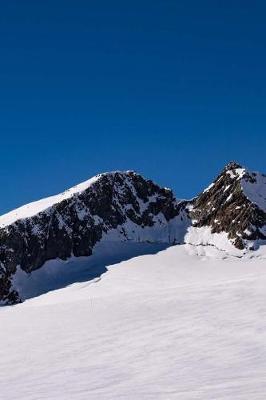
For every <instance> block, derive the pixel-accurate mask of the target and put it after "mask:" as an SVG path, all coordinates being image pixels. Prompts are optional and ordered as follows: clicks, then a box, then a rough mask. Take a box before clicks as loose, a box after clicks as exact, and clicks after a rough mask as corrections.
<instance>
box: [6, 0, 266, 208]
mask: <svg viewBox="0 0 266 400" xmlns="http://www.w3.org/2000/svg"><path fill="white" fill-rule="evenodd" d="M265 16H266V4H265V2H263V1H256V0H255V1H253V2H250V1H245V0H242V1H232V2H224V1H213V0H212V1H204V0H203V1H177V0H176V1H170V0H161V1H158V0H153V1H145V0H142V1H138V0H136V1H134V2H133V1H116V0H114V1H107V0H106V1H101V0H97V1H88V0H87V1H82V0H75V1H73V0H72V1H69V0H64V1H59V0H53V1H51V0H46V1H35V0H34V1H33V0H32V1H25V0H17V1H14V0H8V1H5V2H4V1H3V2H1V12H0V134H1V142H0V143H1V147H0V151H1V156H0V187H1V201H0V213H3V212H5V211H7V210H9V209H12V208H14V207H16V206H19V205H21V204H23V203H26V202H29V201H32V200H36V199H38V198H41V197H44V196H47V195H51V194H54V193H57V192H60V191H62V190H64V189H65V188H67V187H70V186H72V185H74V184H75V183H78V182H80V181H82V180H85V179H87V178H89V177H90V176H92V175H95V174H96V173H99V172H103V171H108V170H116V169H120V170H123V169H126V170H127V169H134V170H137V171H139V172H140V173H143V174H144V175H145V176H147V177H150V178H152V179H154V180H156V181H157V182H158V183H160V184H162V185H165V186H168V187H172V188H173V189H174V191H175V193H176V195H177V196H178V197H182V198H185V197H192V196H193V195H195V194H196V193H197V192H199V191H200V190H202V189H203V188H204V187H205V186H206V185H208V184H209V183H210V181H211V180H212V179H213V177H214V176H215V175H216V174H217V173H218V172H219V171H220V169H221V168H222V167H223V166H224V164H225V163H227V162H228V161H230V160H237V161H239V162H240V163H243V164H245V165H246V166H248V167H249V168H251V169H254V170H261V171H264V172H266V159H265V153H266V134H265V132H266V119H265V115H266V114H265V111H266V96H265V95H266V24H265Z"/></svg>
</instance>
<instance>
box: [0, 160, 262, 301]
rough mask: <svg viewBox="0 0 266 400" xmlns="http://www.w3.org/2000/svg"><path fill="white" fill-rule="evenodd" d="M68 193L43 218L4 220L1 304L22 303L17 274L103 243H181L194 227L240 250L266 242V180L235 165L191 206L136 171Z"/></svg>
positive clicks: (37, 215)
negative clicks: (225, 239) (218, 235)
mask: <svg viewBox="0 0 266 400" xmlns="http://www.w3.org/2000/svg"><path fill="white" fill-rule="evenodd" d="M86 184H87V183H86ZM72 189H74V188H72ZM72 189H71V190H72ZM71 190H70V191H71ZM70 191H69V193H70ZM65 193H67V192H65ZM65 193H64V194H65ZM64 194H63V196H62V197H60V199H59V200H58V198H57V200H56V201H55V202H52V204H50V203H49V204H50V205H48V206H45V207H43V208H42V209H41V211H40V210H39V211H36V212H35V208H34V207H35V205H34V204H36V203H34V204H33V211H34V212H33V213H31V214H30V215H31V216H28V217H25V216H24V217H23V218H22V217H21V215H24V214H23V213H22V214H21V212H20V211H19V210H15V211H14V212H13V213H12V215H15V218H13V219H12V218H11V220H9V219H8V222H5V223H3V217H0V303H2V304H14V303H17V302H19V301H20V295H19V293H18V291H17V290H16V288H15V287H13V284H12V279H13V276H14V274H15V273H16V271H17V269H18V267H20V268H21V269H22V270H23V271H25V272H27V273H31V272H32V271H34V270H36V269H38V268H40V267H42V265H43V264H44V263H45V262H46V261H48V260H52V259H56V258H59V259H62V260H65V259H67V258H69V257H71V256H75V257H79V256H90V255H91V254H92V252H93V248H94V246H95V244H96V243H98V242H99V241H101V240H116V241H124V240H131V241H135V242H145V241H150V242H164V243H169V244H174V243H183V242H186V233H187V229H188V227H189V226H193V229H196V230H197V228H202V227H208V228H211V232H212V233H221V232H226V233H227V235H228V239H229V240H230V241H231V242H232V243H233V244H234V245H235V247H236V248H238V249H246V248H249V249H255V248H256V245H257V244H258V243H259V241H261V240H266V176H264V175H261V174H257V173H252V172H248V171H247V170H245V169H244V168H242V167H241V166H240V165H239V164H237V163H235V162H231V163H229V164H228V165H227V166H226V167H225V168H224V170H223V171H222V172H221V174H220V175H219V176H218V177H217V179H216V180H215V181H214V183H213V184H212V185H211V186H210V187H209V188H207V189H206V190H205V191H204V192H202V193H201V194H200V195H199V196H198V197H196V198H194V199H193V200H192V201H182V202H178V201H177V200H176V199H175V198H174V196H173V193H172V192H171V190H169V189H165V188H161V187H159V186H158V185H156V184H155V183H153V182H152V181H151V180H146V179H144V178H143V177H142V176H140V175H138V174H136V173H134V172H130V171H129V172H114V173H106V174H101V175H98V176H97V177H96V178H95V179H93V181H92V182H90V183H89V184H88V185H87V186H86V185H85V188H84V187H83V186H82V190H74V191H71V194H70V195H66V196H65V195H64ZM45 204H46V203H45ZM29 206H30V207H32V205H31V204H30V205H29ZM27 207H28V206H27ZM27 207H26V209H27ZM37 209H38V207H37ZM27 215H28V214H27ZM4 217H5V216H4ZM10 221H11V222H10ZM199 231H200V230H197V232H199ZM204 240H205V239H204ZM192 244H193V243H192ZM195 244H196V243H195ZM207 244H208V243H207Z"/></svg>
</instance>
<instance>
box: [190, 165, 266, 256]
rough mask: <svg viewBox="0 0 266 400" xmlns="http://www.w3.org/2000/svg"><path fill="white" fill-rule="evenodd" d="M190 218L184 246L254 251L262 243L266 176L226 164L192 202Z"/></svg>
mask: <svg viewBox="0 0 266 400" xmlns="http://www.w3.org/2000/svg"><path fill="white" fill-rule="evenodd" d="M190 216H191V218H192V222H193V223H192V227H191V228H189V230H188V234H187V235H186V242H187V243H191V244H194V245H201V244H202V245H208V244H209V245H214V246H216V247H218V248H220V249H221V250H232V247H233V246H234V247H235V248H236V249H239V250H245V249H250V250H256V249H257V248H258V247H259V245H260V244H261V243H263V241H265V240H266V176H265V175H263V174H260V173H257V172H250V171H248V170H247V169H245V168H243V167H242V166H241V165H239V164H237V163H235V162H231V163H229V164H228V165H227V166H226V167H225V168H224V169H223V171H222V172H221V174H220V175H219V176H218V177H217V179H215V181H214V182H213V183H212V184H211V185H210V186H209V187H208V188H207V189H206V190H204V191H203V193H201V194H200V195H199V196H198V197H196V198H195V199H194V201H193V206H192V207H191V208H190ZM238 254H241V252H238Z"/></svg>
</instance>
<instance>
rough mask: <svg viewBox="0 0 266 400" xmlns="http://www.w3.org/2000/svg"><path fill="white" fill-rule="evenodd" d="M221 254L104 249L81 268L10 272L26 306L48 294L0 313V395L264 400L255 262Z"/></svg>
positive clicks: (263, 266) (265, 360) (265, 293)
mask: <svg viewBox="0 0 266 400" xmlns="http://www.w3.org/2000/svg"><path fill="white" fill-rule="evenodd" d="M149 252H150V253H153V254H150V255H149V254H146V255H139V256H138V257H135V258H131V259H129V260H128V261H122V262H121V263H117V264H113V265H112V266H108V265H107V264H106V263H107V259H110V258H109V256H110V254H112V255H113V256H112V257H113V258H112V262H117V260H119V259H121V260H122V259H124V260H125V259H126V258H130V257H132V255H134V254H142V253H149ZM213 252H216V254H213ZM257 254H258V253H257ZM224 257H225V253H224V252H222V253H219V252H217V250H215V249H214V248H211V247H210V248H208V247H205V248H204V247H203V246H202V247H193V246H189V245H183V246H174V247H170V248H168V249H163V247H162V245H151V244H150V245H148V244H130V243H124V244H118V243H116V244H112V243H103V244H102V245H100V246H98V247H97V249H96V254H95V255H94V256H92V257H91V258H89V259H85V258H82V259H79V260H70V261H69V262H68V263H63V262H59V261H54V262H50V263H47V264H46V265H45V267H43V271H42V272H41V270H40V271H37V272H36V275H35V276H34V275H33V276H31V277H28V276H24V275H23V273H22V272H21V273H20V274H19V275H18V276H17V277H16V279H17V281H16V284H20V286H21V288H22V289H23V291H24V296H25V297H31V296H34V295H36V294H38V290H40V289H38V288H39V287H40V284H42V285H43V290H44V291H45V290H48V289H49V288H50V289H55V288H56V287H57V290H53V291H50V292H49V293H47V294H43V295H41V296H39V297H35V298H31V299H30V300H26V301H25V303H23V304H21V305H17V306H13V307H2V308H0V321H1V330H0V343H1V345H0V352H1V353H0V389H1V398H3V399H5V400H16V399H19V400H41V399H43V400H48V399H49V400H55V399H59V400H61V399H62V400H73V399H74V400H76V399H79V400H80V399H82V400H83V399H84V400H85V399H86V400H88V399H89V400H94V399H95V400H96V399H97V400H107V399H108V400H117V399H121V400H122V399H123V400H124V399H127V400H146V399H149V400H155V399H156V400H157V399H158V400H168V399H169V400H171V399H174V400H175V399H180V400H193V399H202V400H220V399H224V400H228V399H230V400H231V399H234V400H238V399H241V400H244V399H245V400H259V399H261V400H264V399H265V393H266V374H265V372H266V289H265V288H266V260H265V258H263V254H260V255H259V254H258V257H257V256H255V257H254V258H248V257H246V258H245V257H244V258H242V259H238V258H236V257H227V258H224ZM112 262H111V263H112ZM64 268H65V272H66V274H65V278H64V281H61V280H60V279H61V278H60V276H61V277H62V274H61V272H62V269H64ZM106 268H107V271H106ZM93 269H94V270H95V271H98V272H99V273H100V272H102V274H101V276H100V277H97V276H95V277H93V273H92V270H93ZM56 271H57V272H56ZM104 271H105V272H104ZM90 274H91V275H90ZM95 275H97V273H95ZM74 279H76V280H79V282H78V283H74V284H70V283H71V282H72V281H74ZM89 279H90V280H89ZM54 282H57V283H56V284H55V283H54ZM56 285H57V286H56ZM66 285H68V286H67V287H65V288H63V286H66ZM60 287H62V288H61V289H58V288H60ZM34 288H35V289H34Z"/></svg>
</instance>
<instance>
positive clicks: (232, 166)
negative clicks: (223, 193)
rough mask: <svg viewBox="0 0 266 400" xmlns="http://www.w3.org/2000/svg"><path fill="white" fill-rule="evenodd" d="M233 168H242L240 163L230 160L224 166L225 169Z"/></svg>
mask: <svg viewBox="0 0 266 400" xmlns="http://www.w3.org/2000/svg"><path fill="white" fill-rule="evenodd" d="M234 169H243V167H242V165H240V164H238V163H237V162H236V161H230V162H229V163H228V164H227V165H226V166H225V168H224V170H225V171H231V170H234Z"/></svg>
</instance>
